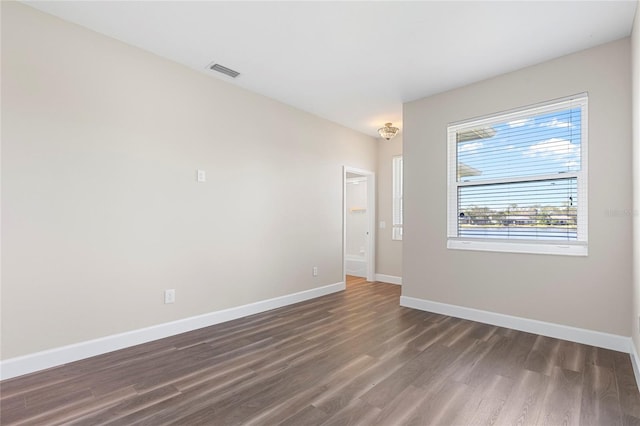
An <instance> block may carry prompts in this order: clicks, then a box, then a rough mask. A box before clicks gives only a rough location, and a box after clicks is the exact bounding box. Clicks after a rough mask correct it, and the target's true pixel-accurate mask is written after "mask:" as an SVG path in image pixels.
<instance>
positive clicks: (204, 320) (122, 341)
mask: <svg viewBox="0 0 640 426" xmlns="http://www.w3.org/2000/svg"><path fill="white" fill-rule="evenodd" d="M344 289H345V283H344V282H339V283H335V284H329V285H326V286H323V287H318V288H314V289H311V290H305V291H300V292H297V293H293V294H288V295H285V296H280V297H275V298H273V299H268V300H262V301H259V302H255V303H250V304H247V305H242V306H238V307H235V308H229V309H224V310H221V311H215V312H210V313H207V314H203V315H198V316H194V317H189V318H184V319H181V320H177V321H172V322H168V323H164V324H159V325H154V326H151V327H146V328H141V329H138V330H132V331H128V332H125V333H119V334H114V335H112V336H106V337H102V338H99V339H93V340H88V341H86V342H81V343H76V344H73V345H68V346H62V347H59V348H54V349H49V350H46V351H42V352H36V353H33V354H29V355H24V356H20V357H16V358H10V359H7V360H4V361H0V380H6V379H10V378H12V377H18V376H22V375H24V374H29V373H34V372H36V371H40V370H44V369H47V368H51V367H56V366H59V365H63V364H68V363H70V362H74V361H79V360H81V359H85V358H90V357H92V356H96V355H102V354H105V353H108V352H113V351H116V350H118V349H124V348H127V347H130V346H135V345H139V344H142V343H147V342H151V341H153V340H158V339H163V338H165V337H170V336H174V335H176V334H180V333H186V332H188V331H193V330H197V329H199V328H203V327H208V326H211V325H215V324H219V323H222V322H226V321H231V320H234V319H238V318H243V317H246V316H249V315H254V314H259V313H261V312H265V311H269V310H271V309H276V308H281V307H283V306H287V305H292V304H294V303H298V302H303V301H305V300H309V299H315V298H316V297H320V296H325V295H327V294H331V293H336V292H339V291H342V290H344Z"/></svg>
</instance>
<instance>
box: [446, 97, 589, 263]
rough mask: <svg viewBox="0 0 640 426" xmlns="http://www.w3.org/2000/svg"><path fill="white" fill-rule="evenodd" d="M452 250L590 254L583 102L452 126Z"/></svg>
mask: <svg viewBox="0 0 640 426" xmlns="http://www.w3.org/2000/svg"><path fill="white" fill-rule="evenodd" d="M447 134H448V152H449V154H448V163H449V164H448V174H449V179H448V215H447V217H448V242H447V247H448V248H451V249H467V250H488V251H506V252H520V253H543V254H567V255H577V256H586V255H587V96H586V94H582V95H579V96H574V97H571V98H567V99H563V100H560V101H554V102H549V103H545V104H541V105H536V106H533V107H528V108H526V109H522V110H518V111H511V112H508V113H502V114H497V115H493V116H490V117H486V118H482V119H475V120H469V121H465V122H460V123H455V124H451V125H449V126H448V128H447Z"/></svg>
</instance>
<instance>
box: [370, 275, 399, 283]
mask: <svg viewBox="0 0 640 426" xmlns="http://www.w3.org/2000/svg"><path fill="white" fill-rule="evenodd" d="M375 278H376V281H380V282H381V283H387V284H397V285H402V277H396V276H393V275H385V274H376V277H375Z"/></svg>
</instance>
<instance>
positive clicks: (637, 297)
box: [631, 1, 640, 353]
mask: <svg viewBox="0 0 640 426" xmlns="http://www.w3.org/2000/svg"><path fill="white" fill-rule="evenodd" d="M631 61H632V64H631V67H632V68H631V75H632V94H631V96H632V102H633V107H632V113H633V120H632V126H633V212H634V214H633V222H634V223H633V225H634V226H633V298H632V300H633V316H632V318H631V329H632V330H633V333H632V334H631V336H632V337H633V341H634V343H635V346H636V351H637V352H638V353H640V331H639V330H638V322H639V321H640V1H639V2H638V3H637V4H636V16H635V20H634V23H633V33H632V34H631Z"/></svg>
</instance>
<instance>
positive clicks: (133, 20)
mask: <svg viewBox="0 0 640 426" xmlns="http://www.w3.org/2000/svg"><path fill="white" fill-rule="evenodd" d="M27 4H29V5H31V6H33V7H36V8H38V9H40V10H42V11H45V12H48V13H51V14H53V15H56V16H59V17H61V18H63V19H65V20H68V21H71V22H75V23H77V24H80V25H83V26H85V27H87V28H90V29H92V30H95V31H97V32H99V33H103V34H105V35H108V36H110V37H114V38H116V39H119V40H122V41H124V42H126V43H129V44H131V45H134V46H137V47H140V48H142V49H145V50H148V51H151V52H153V53H155V54H157V55H160V56H163V57H165V58H169V59H171V60H174V61H176V62H180V63H182V64H184V65H186V66H188V67H190V68H193V69H195V70H198V71H201V72H203V73H207V74H209V75H211V76H212V78H220V79H222V80H225V81H229V82H230V83H232V84H235V85H238V86H240V87H244V88H246V89H249V90H251V91H254V92H257V93H260V94H263V95H265V96H268V97H271V98H274V99H277V100H280V101H282V102H284V103H286V104H289V105H292V106H294V107H297V108H300V109H303V110H305V111H308V112H311V113H313V114H316V115H319V116H321V117H324V118H327V119H329V120H332V121H334V122H337V123H340V124H342V125H344V126H347V127H350V128H352V129H355V130H358V131H360V132H363V133H366V134H369V135H372V136H377V133H376V129H377V128H379V127H381V126H382V125H383V124H384V123H385V122H387V121H391V122H393V123H394V125H399V127H402V126H401V124H402V123H401V122H402V103H403V102H407V101H411V100H415V99H418V98H422V97H425V96H428V95H432V94H435V93H439V92H443V91H445V90H449V89H452V88H455V87H459V86H463V85H466V84H469V83H472V82H475V81H479V80H483V79H486V78H488V77H492V76H495V75H499V74H502V73H505V72H508V71H513V70H516V69H519V68H523V67H526V66H528V65H532V64H535V63H538V62H542V61H545V60H548V59H551V58H555V57H559V56H562V55H565V54H568V53H572V52H576V51H579V50H582V49H586V48H589V47H592V46H596V45H599V44H602V43H606V42H608V41H612V40H616V39H619V38H622V37H626V36H629V35H630V33H631V28H632V25H633V16H634V12H635V8H636V5H637V3H636V0H624V1H616V0H605V1H510V2H506V1H497V2H492V1H477V0H476V1H466V2H461V1H426V2H397V1H388V2H306V1H302V2H266V1H261V2H213V1H195V2H187V1H146V2H145V1H142V2H141V1H136V2H134V1H128V2H118V1H46V2H45V1H33V2H32V1H29V2H27ZM214 61H215V62H218V63H220V64H222V65H224V66H226V67H229V68H232V69H234V70H236V71H239V72H240V73H241V75H240V76H239V77H238V78H236V79H235V80H234V79H231V78H230V77H227V76H225V75H222V74H218V73H215V72H213V71H208V70H207V69H206V66H207V65H208V64H210V63H212V62H214Z"/></svg>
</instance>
